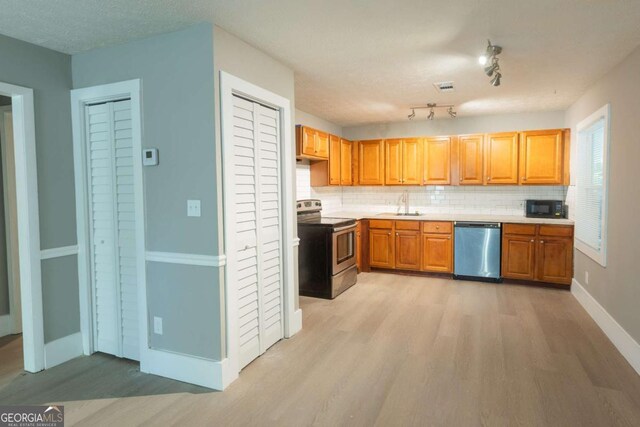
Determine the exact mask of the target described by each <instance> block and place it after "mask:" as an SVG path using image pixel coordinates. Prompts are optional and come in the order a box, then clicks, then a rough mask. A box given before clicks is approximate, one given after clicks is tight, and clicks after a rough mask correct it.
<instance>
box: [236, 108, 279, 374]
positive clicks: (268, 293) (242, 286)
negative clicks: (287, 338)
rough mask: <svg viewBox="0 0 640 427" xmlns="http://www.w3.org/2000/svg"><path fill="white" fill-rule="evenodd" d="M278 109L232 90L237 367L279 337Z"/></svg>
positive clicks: (262, 350) (254, 356)
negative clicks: (249, 99)
mask: <svg viewBox="0 0 640 427" xmlns="http://www.w3.org/2000/svg"><path fill="white" fill-rule="evenodd" d="M278 114H279V113H278V112H277V111H275V110H272V109H270V108H267V107H264V106H262V105H260V104H258V103H255V102H251V101H248V100H246V99H243V98H240V97H236V96H234V117H233V122H234V139H233V158H234V164H233V165H232V167H233V171H234V182H233V184H232V185H233V198H234V204H235V216H234V218H233V221H234V222H235V224H234V226H235V235H236V239H235V243H236V248H237V253H236V254H235V258H236V265H235V266H230V267H231V268H234V269H235V271H234V272H233V275H234V276H235V280H236V281H237V286H238V308H239V319H238V320H239V322H238V324H239V332H238V333H239V342H240V367H244V366H246V365H247V364H248V363H249V362H251V361H252V360H253V359H255V358H256V357H258V356H259V355H260V354H262V353H263V352H264V351H266V350H267V348H269V347H270V346H272V345H273V344H275V343H276V342H277V341H278V340H280V339H281V338H282V337H283V326H282V255H281V252H282V245H281V243H282V232H281V213H280V205H281V194H280V152H279V150H280V135H279V122H280V120H279V116H278Z"/></svg>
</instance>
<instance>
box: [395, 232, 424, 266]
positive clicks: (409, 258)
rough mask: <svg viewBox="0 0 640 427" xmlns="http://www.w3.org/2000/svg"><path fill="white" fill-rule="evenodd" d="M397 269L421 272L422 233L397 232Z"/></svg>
mask: <svg viewBox="0 0 640 427" xmlns="http://www.w3.org/2000/svg"><path fill="white" fill-rule="evenodd" d="M395 243H396V247H395V251H396V268H400V269H403V270H420V232H419V231H408V230H398V231H396V242H395Z"/></svg>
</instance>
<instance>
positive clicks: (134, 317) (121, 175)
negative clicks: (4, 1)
mask: <svg viewBox="0 0 640 427" xmlns="http://www.w3.org/2000/svg"><path fill="white" fill-rule="evenodd" d="M139 92H140V90H139V81H138V80H133V81H129V82H122V83H114V84H110V85H103V86H96V87H91V88H85V89H76V90H73V91H72V92H71V98H72V100H71V104H72V119H73V141H74V164H75V170H76V174H75V177H76V178H75V179H76V209H77V222H78V270H79V271H78V274H79V278H80V322H81V326H80V328H81V334H82V340H83V351H84V353H85V354H87V355H89V354H92V353H94V352H97V351H98V352H103V353H108V354H112V355H114V356H117V357H123V358H127V359H132V360H139V361H141V362H142V359H143V357H144V353H145V351H146V350H147V349H148V346H147V339H146V337H147V311H146V286H145V283H146V282H145V266H144V247H145V246H144V214H143V212H144V210H143V195H142V147H141V126H140V121H141V116H140V98H139Z"/></svg>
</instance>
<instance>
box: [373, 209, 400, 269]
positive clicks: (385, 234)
mask: <svg viewBox="0 0 640 427" xmlns="http://www.w3.org/2000/svg"><path fill="white" fill-rule="evenodd" d="M394 246H395V239H394V236H393V221H374V220H372V221H370V222H369V264H370V265H371V267H379V268H395V250H394V249H395V248H394Z"/></svg>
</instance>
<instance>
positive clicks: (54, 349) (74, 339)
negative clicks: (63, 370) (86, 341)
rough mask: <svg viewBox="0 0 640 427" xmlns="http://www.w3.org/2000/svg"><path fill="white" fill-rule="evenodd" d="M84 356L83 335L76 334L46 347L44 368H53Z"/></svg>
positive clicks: (47, 344)
mask: <svg viewBox="0 0 640 427" xmlns="http://www.w3.org/2000/svg"><path fill="white" fill-rule="evenodd" d="M83 354H84V353H83V351H82V334H81V333H80V332H76V333H75V334H71V335H67V336H66V337H62V338H59V339H57V340H55V341H51V342H48V343H46V344H45V345H44V367H45V369H49V368H53V367H54V366H58V365H60V364H61V363H64V362H67V361H69V360H71V359H75V358H76V357H79V356H82V355H83Z"/></svg>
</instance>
